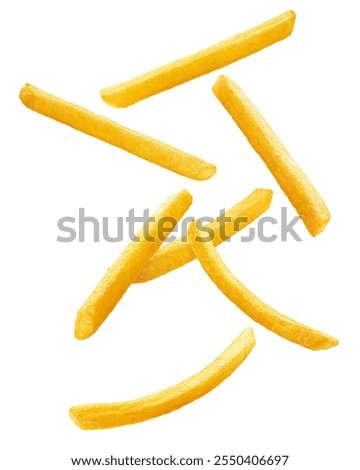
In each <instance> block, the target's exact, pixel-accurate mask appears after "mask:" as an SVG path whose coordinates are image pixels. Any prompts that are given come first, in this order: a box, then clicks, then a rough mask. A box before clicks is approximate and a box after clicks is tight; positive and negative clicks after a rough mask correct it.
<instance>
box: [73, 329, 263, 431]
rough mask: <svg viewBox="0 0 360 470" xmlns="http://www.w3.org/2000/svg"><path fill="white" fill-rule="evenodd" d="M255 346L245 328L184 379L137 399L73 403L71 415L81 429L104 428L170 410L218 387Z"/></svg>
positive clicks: (158, 414) (252, 335)
mask: <svg viewBox="0 0 360 470" xmlns="http://www.w3.org/2000/svg"><path fill="white" fill-rule="evenodd" d="M254 346H255V337H254V333H253V331H252V329H251V328H246V329H245V330H244V331H243V332H242V333H241V334H240V336H238V337H237V338H236V339H235V341H234V342H233V343H232V344H231V345H230V346H229V347H228V348H227V349H226V350H225V351H224V352H223V353H222V354H221V355H220V356H219V357H217V358H216V359H215V360H214V362H212V363H211V364H209V365H208V366H207V367H205V369H203V370H202V371H200V372H198V373H197V374H195V375H193V376H191V377H189V378H188V379H186V380H184V381H183V382H180V383H178V384H177V385H174V386H172V387H170V388H167V389H165V390H162V391H160V392H157V393H154V394H153V395H148V396H146V397H143V398H138V399H136V400H131V401H125V402H120V403H100V404H96V405H80V406H74V407H73V408H71V409H70V417H71V419H72V420H73V421H74V423H75V424H77V426H79V427H80V428H82V429H105V428H113V427H116V426H123V425H125V424H135V423H139V422H141V421H146V420H148V419H151V418H156V417H157V416H161V415H163V414H166V413H170V412H171V411H174V410H177V409H178V408H181V407H182V406H184V405H187V404H188V403H191V402H192V401H194V400H197V399H198V398H200V397H202V396H203V395H205V394H206V393H208V392H210V391H211V390H213V389H214V388H215V387H217V386H218V385H219V384H220V383H221V382H223V381H224V380H225V379H226V378H227V377H229V375H231V374H232V373H233V372H234V371H235V370H236V368H237V367H238V366H239V365H240V364H241V363H242V362H243V361H244V360H245V359H246V357H247V356H248V355H249V354H250V352H251V350H252V349H253V347H254Z"/></svg>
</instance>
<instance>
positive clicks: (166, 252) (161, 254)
mask: <svg viewBox="0 0 360 470" xmlns="http://www.w3.org/2000/svg"><path fill="white" fill-rule="evenodd" d="M271 199H272V191H271V190H270V189H256V190H255V191H253V192H252V193H251V194H250V195H249V196H247V197H246V198H245V199H243V200H242V201H240V202H239V203H238V204H236V205H235V206H233V207H232V208H231V209H229V210H228V211H227V212H225V214H224V217H223V218H222V219H220V220H219V217H218V218H217V219H215V220H214V221H213V222H211V223H210V224H208V225H207V227H208V228H210V229H211V230H213V233H214V240H213V241H214V245H215V246H217V245H219V244H220V243H222V242H223V241H224V240H227V239H228V238H230V237H232V236H233V235H234V234H235V233H237V232H239V231H240V230H242V229H244V228H245V227H246V226H247V225H249V224H251V222H253V221H254V220H255V219H257V218H258V217H259V216H260V215H261V214H263V213H264V212H265V211H267V210H268V208H269V206H270V203H271ZM244 219H246V220H244ZM221 220H224V222H223V223H221ZM221 227H222V229H221ZM224 235H226V236H224ZM194 259H195V255H194V252H193V250H192V248H191V246H190V244H189V242H188V241H186V236H185V239H178V240H175V241H173V242H170V243H168V244H167V245H164V246H162V247H161V248H160V249H159V250H158V251H157V252H156V253H155V254H154V256H153V257H152V258H151V260H150V261H149V263H148V264H147V265H146V266H145V267H144V269H143V270H142V271H141V273H140V275H139V276H138V278H137V279H136V281H135V282H146V281H150V280H152V279H155V278H157V277H159V276H162V275H163V274H166V273H168V272H170V271H173V270H174V269H177V268H180V267H181V266H184V264H186V263H189V262H190V261H192V260H194Z"/></svg>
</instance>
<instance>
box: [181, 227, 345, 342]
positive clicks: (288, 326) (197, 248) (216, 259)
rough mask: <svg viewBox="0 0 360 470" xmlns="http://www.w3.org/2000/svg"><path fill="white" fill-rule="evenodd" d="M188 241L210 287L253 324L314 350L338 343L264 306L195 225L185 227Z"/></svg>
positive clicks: (330, 337)
mask: <svg viewBox="0 0 360 470" xmlns="http://www.w3.org/2000/svg"><path fill="white" fill-rule="evenodd" d="M188 236H189V242H190V244H191V247H192V249H193V250H194V253H195V255H196V257H197V258H198V260H199V262H200V264H201V266H202V267H203V269H204V271H205V272H206V273H207V275H208V276H209V277H210V279H211V280H212V281H213V282H214V284H215V285H216V286H217V287H218V288H219V289H220V290H221V292H222V293H223V294H224V295H226V297H227V298H228V299H230V300H231V301H232V302H233V303H234V304H235V305H237V306H238V307H239V308H240V309H241V310H242V311H243V312H244V313H246V314H247V315H248V316H249V317H250V318H252V319H253V320H254V321H256V322H258V323H260V324H261V325H263V326H265V328H267V329H268V330H270V331H273V332H274V333H276V334H277V335H279V336H282V337H283V338H285V339H288V340H289V341H292V342H293V343H296V344H299V345H301V346H304V347H305V348H309V349H312V350H314V351H317V350H320V349H329V348H332V347H333V346H336V345H337V344H338V340H337V339H335V338H333V337H332V336H329V335H327V334H325V333H321V332H320V331H317V330H314V329H313V328H310V327H309V326H305V325H302V324H301V323H297V322H296V321H294V320H292V319H291V318H289V317H286V316H285V315H282V314H281V313H279V312H277V311H276V310H274V309H273V308H271V307H269V306H268V305H266V304H265V303H264V302H263V301H262V300H260V299H259V298H258V297H256V295H254V294H253V293H252V292H251V291H250V290H249V289H248V288H247V287H245V286H244V284H242V283H241V282H240V281H239V280H238V279H237V278H236V277H235V276H234V275H233V273H232V272H231V271H230V270H229V268H228V267H227V266H226V265H225V263H224V262H223V261H222V259H221V258H220V256H219V254H218V253H217V251H216V249H215V247H214V244H213V243H212V242H211V241H204V238H205V237H204V233H203V232H202V231H201V230H200V229H199V228H198V227H197V224H196V222H192V223H191V224H190V225H189V231H188Z"/></svg>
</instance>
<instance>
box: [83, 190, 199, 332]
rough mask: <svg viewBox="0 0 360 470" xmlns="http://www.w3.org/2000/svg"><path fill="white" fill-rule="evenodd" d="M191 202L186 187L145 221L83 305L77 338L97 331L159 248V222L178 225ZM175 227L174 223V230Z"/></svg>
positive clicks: (160, 238) (160, 241)
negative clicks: (172, 222)
mask: <svg viewBox="0 0 360 470" xmlns="http://www.w3.org/2000/svg"><path fill="white" fill-rule="evenodd" d="M191 203H192V197H191V195H190V193H188V191H185V190H183V191H180V192H179V193H177V194H175V195H173V196H171V197H169V198H168V199H166V200H165V201H164V202H163V204H162V205H161V206H160V207H159V208H158V209H157V211H156V212H155V213H154V214H152V216H151V218H150V219H149V221H148V223H145V224H144V226H143V228H142V229H141V230H140V232H139V233H138V234H137V237H136V238H135V239H134V240H132V241H131V242H130V243H129V244H128V245H127V247H126V248H125V250H124V251H123V252H122V253H121V254H120V256H119V258H118V259H117V260H116V261H115V263H114V264H113V265H112V266H111V267H110V268H109V269H108V271H107V272H106V274H105V276H104V277H103V278H102V280H101V281H100V282H99V284H98V285H97V287H96V288H95V289H94V291H93V292H92V294H91V295H90V297H89V298H88V299H87V300H86V301H85V303H84V305H83V306H82V307H81V308H80V310H79V312H78V315H77V319H76V325H75V337H76V338H77V339H86V338H88V337H89V336H91V335H92V334H93V333H95V331H96V330H97V329H98V328H99V327H100V326H101V325H102V323H103V322H104V321H105V320H106V318H107V317H108V315H109V314H110V313H111V312H112V310H113V309H114V308H115V306H116V304H117V303H118V302H119V300H120V299H121V298H122V296H123V295H124V294H125V292H126V291H127V289H128V288H129V286H130V285H131V284H132V282H133V281H134V280H135V279H136V278H137V276H138V275H139V273H140V272H141V270H142V269H143V267H144V266H145V265H146V263H148V261H149V260H150V258H151V257H152V256H153V254H154V253H155V252H156V250H157V249H158V248H159V247H160V245H161V243H162V242H163V238H162V237H163V234H160V233H159V228H160V223H159V222H160V221H161V220H162V219H163V220H164V218H165V217H166V219H167V220H169V219H170V218H171V219H172V220H173V221H174V224H176V222H177V221H179V220H180V219H181V217H182V216H183V215H184V213H185V212H186V210H187V209H188V208H189V206H190V205H191ZM167 227H168V225H167ZM173 228H174V226H172V228H171V230H172V229H173ZM171 230H170V229H169V230H168V231H167V232H170V231H171Z"/></svg>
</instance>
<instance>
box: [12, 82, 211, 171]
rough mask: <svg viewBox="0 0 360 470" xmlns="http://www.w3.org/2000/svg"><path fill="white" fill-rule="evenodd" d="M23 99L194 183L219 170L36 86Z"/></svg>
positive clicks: (26, 89)
mask: <svg viewBox="0 0 360 470" xmlns="http://www.w3.org/2000/svg"><path fill="white" fill-rule="evenodd" d="M20 99H21V101H22V102H23V103H24V105H25V106H27V107H28V108H30V109H32V110H33V111H36V112H37V113H40V114H43V115H44V116H47V117H50V118H52V119H55V120H56V121H59V122H62V123H63V124H66V125H68V126H70V127H73V128H74V129H77V130H78V131H81V132H84V133H85V134H88V135H91V136H92V137H96V138H97V139H100V140H103V141H104V142H107V143H108V144H111V145H114V146H115V147H119V148H121V149H123V150H126V151H127V152H130V153H132V154H134V155H136V156H138V157H140V158H143V159H144V160H147V161H149V162H152V163H156V165H159V166H162V167H163V168H167V169H168V170H171V171H173V172H175V173H178V174H179V175H182V176H186V177H188V178H192V179H195V180H206V179H208V178H210V177H211V176H213V174H214V173H215V172H216V167H215V166H214V165H212V164H211V163H207V162H205V161H204V160H201V159H200V158H198V157H195V156H193V155H190V154H188V153H185V152H183V151H182V150H178V149H176V148H174V147H171V146H170V145H167V144H165V143H163V142H160V141H159V140H155V139H153V138H151V137H147V136H146V135H143V134H140V133H139V132H136V131H133V130H131V129H128V128H127V127H124V126H121V125H120V124H117V123H116V122H114V121H111V120H110V119H107V118H105V117H103V116H100V115H98V114H94V113H93V112H91V111H88V110H87V109H85V108H82V107H80V106H78V105H76V104H73V103H69V102H68V101H64V100H62V99H60V98H57V97H56V96H54V95H50V94H49V93H46V92H45V91H42V90H40V89H39V88H36V87H34V86H33V85H29V84H27V85H25V86H24V87H23V88H22V89H21V91H20Z"/></svg>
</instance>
